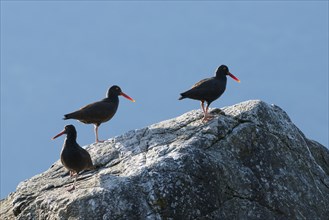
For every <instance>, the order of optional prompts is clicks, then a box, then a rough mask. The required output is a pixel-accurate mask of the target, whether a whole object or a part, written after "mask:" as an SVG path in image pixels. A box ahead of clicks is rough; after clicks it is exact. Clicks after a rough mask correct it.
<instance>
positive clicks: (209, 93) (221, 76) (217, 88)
mask: <svg viewBox="0 0 329 220" xmlns="http://www.w3.org/2000/svg"><path fill="white" fill-rule="evenodd" d="M226 76H230V77H232V78H233V79H234V80H235V81H237V82H240V80H239V79H238V78H237V77H235V76H234V75H233V74H232V73H230V71H229V69H228V67H227V66H225V65H221V66H219V67H218V68H217V70H216V73H215V76H214V77H211V78H207V79H203V80H201V81H199V82H197V83H196V84H194V85H193V86H192V88H191V89H190V90H187V91H186V92H183V93H181V94H180V95H181V97H180V98H179V100H181V99H185V98H189V99H195V100H200V101H201V108H202V111H203V113H204V117H203V121H208V120H210V119H212V118H213V116H211V115H210V114H209V113H208V108H209V105H210V103H212V102H213V101H215V100H216V99H218V98H219V97H220V96H221V95H222V94H223V93H224V92H225V89H226V82H227V78H226ZM204 102H206V103H207V106H206V108H205V107H204Z"/></svg>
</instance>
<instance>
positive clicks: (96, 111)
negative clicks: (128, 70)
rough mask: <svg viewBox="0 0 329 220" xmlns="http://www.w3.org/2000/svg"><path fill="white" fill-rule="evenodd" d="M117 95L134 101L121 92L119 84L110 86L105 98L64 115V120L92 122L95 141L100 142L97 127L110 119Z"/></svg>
mask: <svg viewBox="0 0 329 220" xmlns="http://www.w3.org/2000/svg"><path fill="white" fill-rule="evenodd" d="M119 95H122V96H123V97H125V98H127V99H129V100H130V101H132V102H135V100H134V99H132V98H131V97H129V96H128V95H126V94H125V93H123V92H122V91H121V89H120V87H119V86H112V87H111V88H109V90H108V91H107V97H106V98H105V99H103V100H101V101H98V102H94V103H91V104H89V105H86V106H84V107H82V108H81V109H79V110H78V111H75V112H72V113H69V114H66V115H64V120H66V119H77V120H78V121H80V122H82V123H85V124H94V126H95V139H96V143H98V142H101V141H99V139H98V127H99V126H100V125H101V124H102V123H104V122H107V121H108V120H110V119H111V118H112V117H113V116H114V114H115V113H116V111H117V109H118V106H119V98H118V96H119Z"/></svg>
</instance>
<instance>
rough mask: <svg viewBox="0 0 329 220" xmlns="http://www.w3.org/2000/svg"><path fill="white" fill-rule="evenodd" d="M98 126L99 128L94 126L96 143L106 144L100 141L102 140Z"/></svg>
mask: <svg viewBox="0 0 329 220" xmlns="http://www.w3.org/2000/svg"><path fill="white" fill-rule="evenodd" d="M98 126H99V125H94V127H95V140H96V143H99V142H104V141H100V140H99V139H98Z"/></svg>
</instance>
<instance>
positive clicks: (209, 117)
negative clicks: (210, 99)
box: [202, 114, 214, 122]
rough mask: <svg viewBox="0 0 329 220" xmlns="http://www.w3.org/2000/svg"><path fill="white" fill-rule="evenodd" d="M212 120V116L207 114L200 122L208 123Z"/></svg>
mask: <svg viewBox="0 0 329 220" xmlns="http://www.w3.org/2000/svg"><path fill="white" fill-rule="evenodd" d="M213 118H214V116H213V115H210V114H207V115H205V116H204V117H203V119H202V122H208V121H210V120H211V119H213Z"/></svg>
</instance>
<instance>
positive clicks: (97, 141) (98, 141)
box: [95, 140, 105, 144]
mask: <svg viewBox="0 0 329 220" xmlns="http://www.w3.org/2000/svg"><path fill="white" fill-rule="evenodd" d="M104 142H105V140H96V142H95V143H96V144H97V143H104Z"/></svg>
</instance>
